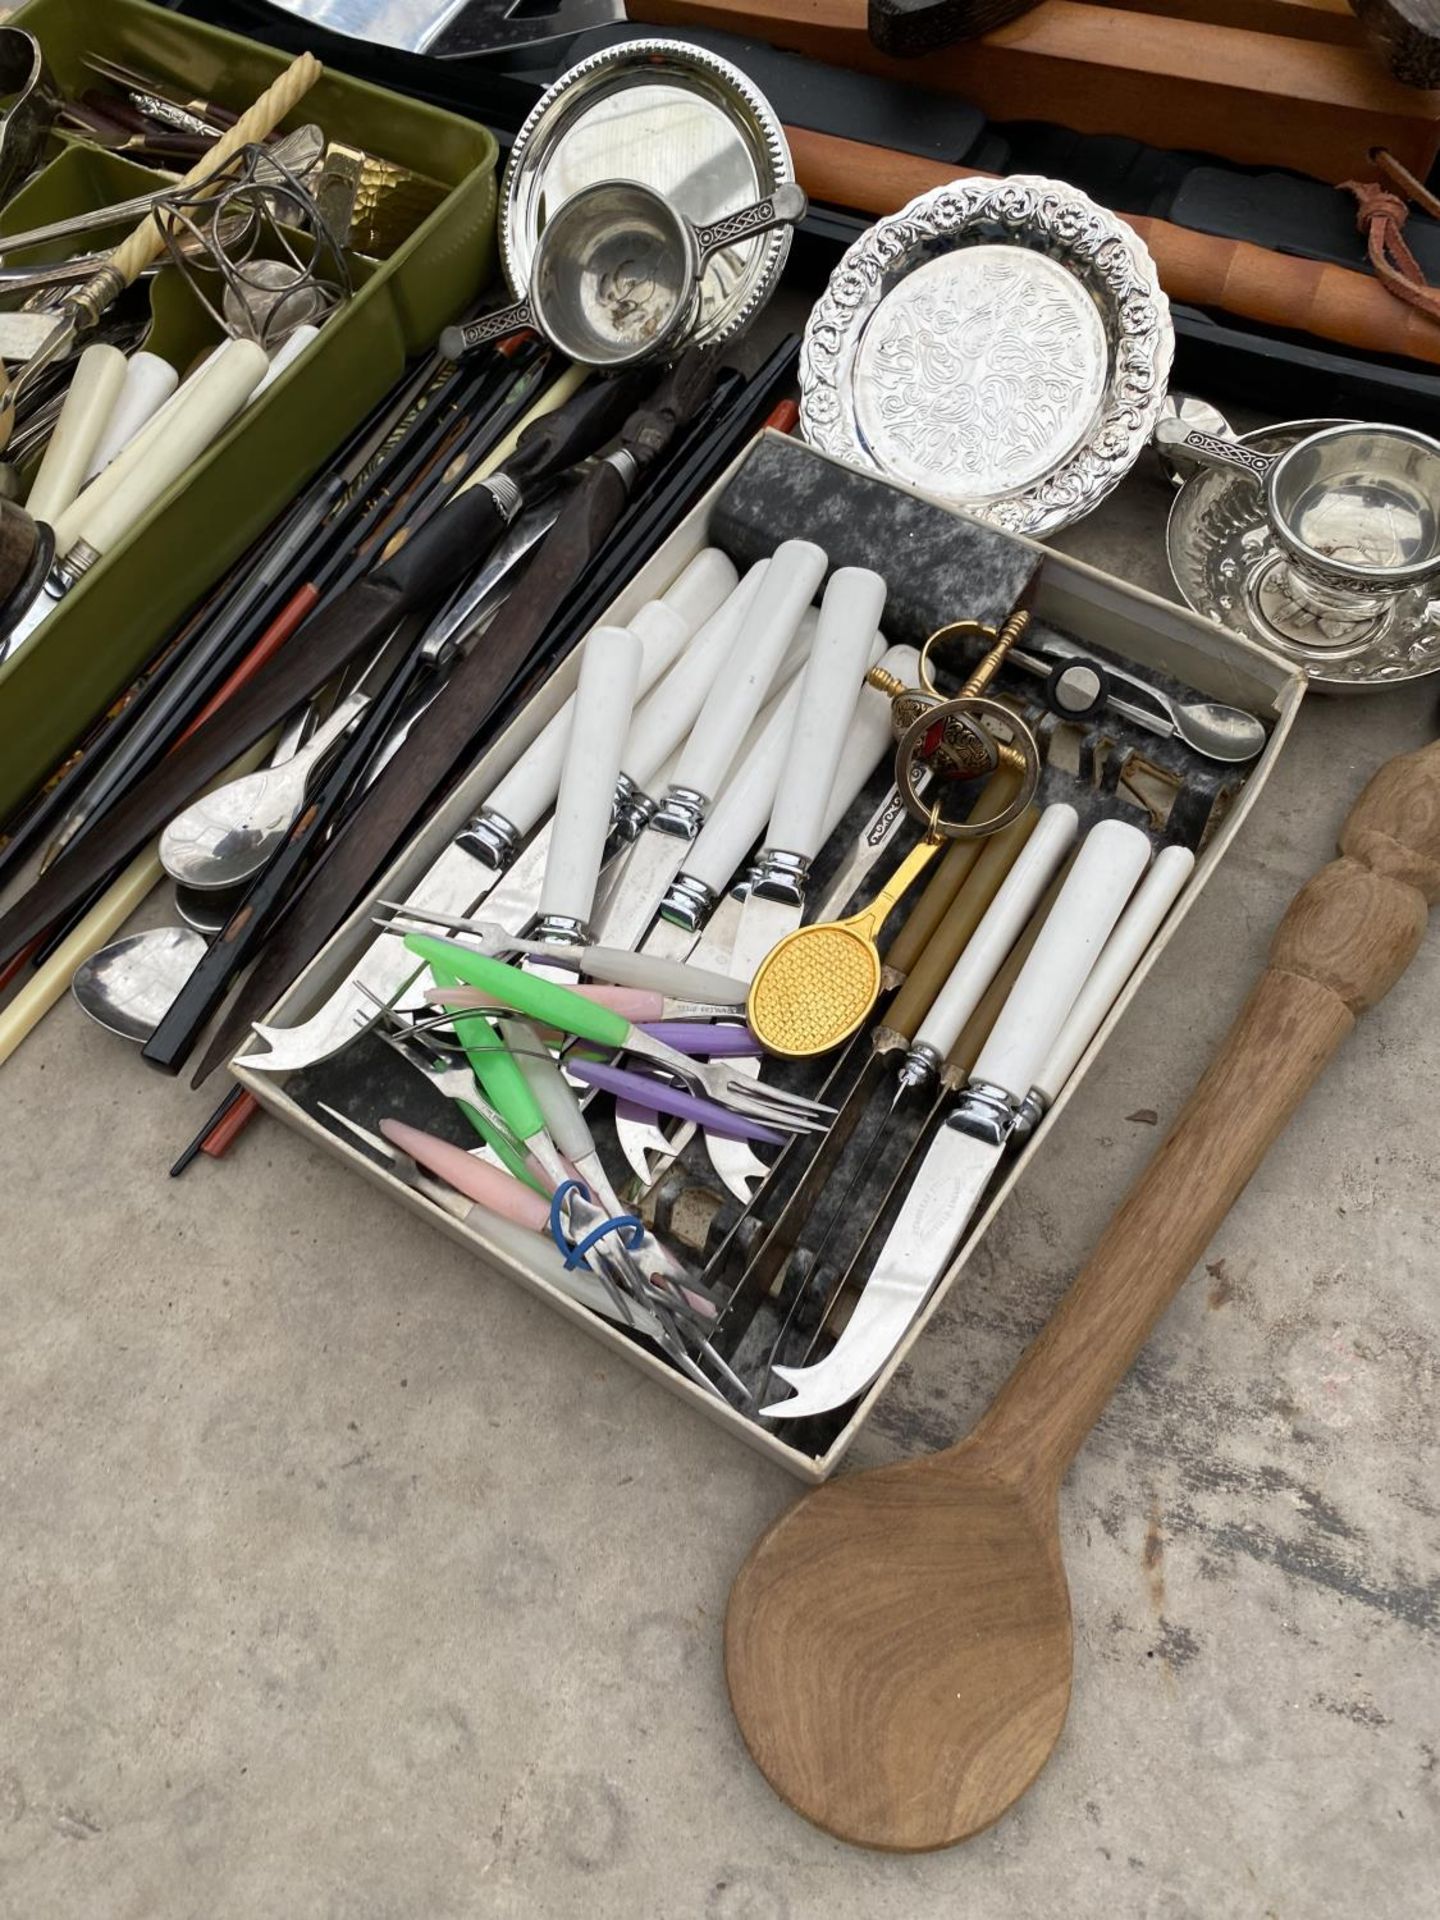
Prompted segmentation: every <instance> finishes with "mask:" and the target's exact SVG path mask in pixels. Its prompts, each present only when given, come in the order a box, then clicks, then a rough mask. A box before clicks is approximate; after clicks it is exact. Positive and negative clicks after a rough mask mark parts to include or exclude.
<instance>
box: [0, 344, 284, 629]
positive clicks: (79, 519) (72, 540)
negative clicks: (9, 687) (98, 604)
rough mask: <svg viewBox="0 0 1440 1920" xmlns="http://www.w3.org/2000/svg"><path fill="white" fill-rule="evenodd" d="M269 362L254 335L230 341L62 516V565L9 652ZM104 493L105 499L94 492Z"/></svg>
mask: <svg viewBox="0 0 1440 1920" xmlns="http://www.w3.org/2000/svg"><path fill="white" fill-rule="evenodd" d="M269 364H270V362H269V360H268V358H267V357H266V353H265V349H264V348H263V347H260V346H257V345H256V344H255V342H254V341H253V340H230V341H227V342H226V344H225V346H224V347H222V348H221V349H220V351H219V353H218V354H217V355H216V357H215V359H214V361H213V362H212V363H211V365H210V366H209V367H208V368H206V370H205V372H204V373H203V374H201V375H199V376H197V378H196V381H195V391H194V393H193V394H191V395H190V396H189V397H188V398H187V399H186V400H185V402H184V404H183V405H179V404H177V406H176V408H175V413H174V418H173V420H172V421H171V423H170V425H169V426H168V427H167V429H166V431H165V432H164V433H163V434H160V435H158V436H157V437H156V438H155V439H154V441H153V442H151V443H147V444H146V446H145V447H144V448H143V449H141V451H140V452H139V453H134V450H133V449H132V450H130V451H127V452H126V453H122V454H121V456H120V458H119V459H118V460H117V461H116V462H115V463H114V465H113V466H112V468H111V469H110V474H106V475H103V476H102V478H101V481H99V482H97V483H96V485H95V486H93V487H87V488H86V489H85V491H84V492H83V493H82V494H80V495H79V496H78V497H77V498H76V499H75V500H73V501H71V502H70V503H69V504H68V505H66V506H65V507H64V509H63V510H62V511H60V512H58V513H57V514H56V516H55V517H56V526H55V564H54V566H53V567H52V568H51V570H50V573H49V575H48V576H47V578H46V580H45V583H44V586H43V587H42V588H41V590H40V591H39V592H38V593H37V594H36V595H35V597H34V599H33V600H32V601H31V602H30V605H29V606H28V607H27V608H26V610H25V612H24V613H23V614H22V615H21V616H20V618H19V619H18V620H16V621H15V623H14V625H13V626H12V627H11V628H10V630H9V632H8V633H7V635H6V639H5V644H4V649H3V653H4V654H11V653H14V652H16V651H18V649H19V648H20V646H21V645H22V644H23V643H24V642H25V641H26V640H28V639H29V638H30V636H31V634H33V633H34V632H35V630H36V628H37V627H39V626H41V625H42V624H43V623H44V621H45V620H46V619H47V618H48V617H49V615H50V613H51V611H52V610H53V609H54V608H55V607H57V606H58V605H59V604H60V602H61V600H63V599H64V597H65V595H66V594H67V593H68V592H69V591H70V589H71V588H72V587H74V586H75V585H76V584H77V582H78V581H79V580H80V579H81V578H82V577H83V575H84V574H86V573H87V572H88V571H89V570H90V568H91V567H93V566H94V565H96V563H97V562H98V561H100V560H101V559H103V558H104V556H105V555H106V554H107V553H109V552H110V550H111V548H112V547H114V546H116V545H117V544H118V543H119V541H121V540H122V539H123V538H124V536H125V535H126V534H127V533H128V532H129V531H130V529H131V528H132V527H133V526H135V525H136V523H137V522H138V521H140V520H142V519H143V518H144V516H145V515H146V514H147V513H148V512H149V511H150V509H151V507H152V506H153V505H154V504H155V502H156V501H157V500H158V499H159V498H160V496H161V494H163V493H164V492H165V491H166V489H167V488H168V487H170V486H171V485H172V484H173V482H174V481H176V480H178V479H179V478H180V476H181V474H183V473H185V472H187V471H188V469H189V468H190V467H191V466H193V465H194V463H195V461H196V460H198V459H199V457H200V455H201V454H202V453H204V452H205V450H206V448H207V447H209V446H210V444H211V443H212V441H215V440H218V439H219V437H220V435H221V434H222V433H223V432H224V431H225V429H226V427H228V426H229V424H230V422H231V421H232V420H233V419H234V418H235V415H236V414H237V413H239V411H240V409H241V408H242V407H243V406H244V404H245V402H246V400H247V399H248V398H249V397H250V394H251V393H252V392H253V390H254V388H255V386H256V383H257V382H258V381H259V380H260V378H261V376H262V375H263V374H264V371H265V369H266V368H267V367H268V366H269ZM178 400H179V396H178V395H177V402H178ZM132 454H133V457H132ZM122 470H123V471H122ZM117 473H119V474H120V475H121V478H120V480H119V481H117V482H116V483H115V484H113V485H111V486H110V487H109V488H108V489H105V482H108V481H109V480H110V477H111V474H117ZM102 490H103V497H102V498H99V499H95V498H93V497H92V496H94V495H96V494H100V493H102Z"/></svg>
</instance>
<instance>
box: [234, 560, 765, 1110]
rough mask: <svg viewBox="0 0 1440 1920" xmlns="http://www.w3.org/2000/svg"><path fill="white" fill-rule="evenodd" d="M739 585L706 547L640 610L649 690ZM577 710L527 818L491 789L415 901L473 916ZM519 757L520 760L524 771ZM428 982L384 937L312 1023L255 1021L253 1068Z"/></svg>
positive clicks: (542, 753) (286, 1057)
mask: <svg viewBox="0 0 1440 1920" xmlns="http://www.w3.org/2000/svg"><path fill="white" fill-rule="evenodd" d="M735 579H736V575H735V569H734V567H733V565H732V564H731V562H730V561H729V560H728V559H727V558H726V557H725V555H724V554H722V553H720V552H719V550H718V549H716V548H713V547H709V548H705V549H704V550H703V551H702V552H700V553H699V554H697V555H696V556H695V558H694V559H693V560H691V561H690V563H689V564H688V565H687V566H686V567H685V568H684V569H683V570H682V571H681V573H680V574H679V575H678V576H677V577H676V579H675V580H674V581H672V582H671V584H670V586H669V587H667V588H666V590H665V592H664V593H663V594H662V595H661V596H660V598H659V600H658V601H649V602H647V604H646V605H645V606H643V607H641V609H640V611H639V612H638V613H637V614H636V615H635V618H634V619H633V620H632V621H631V622H630V627H631V631H632V632H638V633H639V635H640V638H641V642H642V645H643V646H644V656H643V657H642V663H641V670H640V684H641V686H642V687H643V686H647V685H649V684H650V681H647V679H646V673H647V671H648V670H649V666H650V663H651V662H652V661H653V666H654V671H653V674H652V676H651V677H652V679H653V678H658V676H659V675H660V673H662V672H663V671H664V668H665V666H666V665H667V664H668V662H669V660H670V659H671V658H673V653H672V652H671V651H670V649H671V648H672V647H673V646H674V645H675V644H676V640H675V633H676V629H675V621H676V619H677V618H678V619H679V620H680V621H682V622H683V623H684V624H685V627H686V629H687V632H690V631H693V630H694V627H695V626H697V625H703V624H705V623H706V622H707V621H708V620H709V619H710V617H711V615H712V613H713V612H714V611H715V610H716V609H717V608H718V607H719V606H720V605H722V604H723V603H724V601H725V600H726V599H727V598H728V596H729V594H730V593H731V592H733V590H734V582H735ZM682 639H683V636H682ZM570 714H571V704H570V702H569V701H567V702H566V704H565V705H564V706H563V707H561V709H560V711H559V712H558V713H556V714H555V715H553V716H552V718H551V719H550V720H549V721H548V722H547V723H546V725H545V727H544V728H543V729H542V731H541V733H540V734H539V735H538V736H537V738H536V739H535V740H533V741H532V742H531V743H530V746H529V747H528V748H527V749H526V750H525V754H522V755H521V761H523V760H524V759H525V758H526V756H527V755H533V756H534V757H535V759H536V760H537V761H541V760H543V762H544V764H545V765H546V766H547V767H548V768H549V769H550V770H551V771H550V772H549V773H548V774H547V775H546V778H545V780H544V781H542V782H539V783H537V784H536V785H535V786H534V787H532V789H531V791H530V793H529V796H528V799H527V812H526V815H525V817H524V819H523V820H522V821H519V822H517V821H515V820H512V819H508V818H506V817H505V816H502V815H501V814H499V813H498V811H496V810H495V809H494V805H493V803H494V798H495V795H494V794H493V793H492V795H491V802H490V803H489V806H488V808H482V809H481V811H480V813H479V814H478V815H477V816H476V818H475V819H474V820H473V821H471V823H470V825H469V826H468V827H467V828H466V829H465V831H464V832H463V833H461V834H460V835H459V836H458V837H457V838H456V839H455V840H454V841H452V843H451V844H450V845H449V846H448V847H447V848H446V849H445V851H444V852H443V853H442V854H441V855H440V857H439V859H438V860H436V861H435V863H434V864H433V865H432V866H431V867H430V869H429V871H428V872H427V873H426V874H425V875H424V877H423V878H422V879H421V880H420V881H418V882H417V884H416V886H415V887H414V889H413V891H412V892H411V894H410V901H409V904H411V905H414V906H419V907H425V908H428V909H431V910H434V911H436V912H441V913H452V914H454V913H473V912H474V910H475V908H476V907H478V906H479V905H480V903H481V901H482V900H484V899H485V898H486V896H487V895H488V894H489V893H490V891H491V889H492V888H494V887H495V885H496V882H497V881H498V880H499V879H500V878H501V876H502V875H503V874H504V873H505V872H506V870H507V868H509V867H510V866H512V865H513V864H515V861H516V856H517V854H518V853H519V850H520V847H521V844H522V843H523V841H524V839H525V836H526V835H527V834H528V833H530V832H532V831H533V829H534V828H535V826H536V825H537V824H538V822H539V821H540V819H541V818H542V817H543V815H544V814H546V813H547V812H549V810H550V808H551V807H552V806H553V805H554V803H555V795H556V793H557V791H558V789H559V782H560V767H561V763H562V761H563V759H564V756H565V743H566V741H567V740H568V739H569V733H570ZM521 761H517V762H516V768H518V767H519V765H520V764H521ZM515 770H516V769H514V768H512V770H511V771H512V772H514V771H515ZM527 857H528V850H527ZM544 871H545V868H544V856H543V854H542V856H541V857H540V858H539V859H538V860H537V862H536V865H535V872H534V875H533V878H532V880H531V883H530V890H529V891H528V893H527V896H526V900H525V906H524V912H523V914H522V915H520V916H519V918H517V919H516V924H517V925H518V924H519V923H520V919H524V920H528V919H529V917H530V915H531V914H532V913H533V912H534V910H535V907H536V904H537V902H538V900H539V889H540V882H541V880H542V878H543V876H544ZM422 984H423V969H422V968H417V966H416V965H415V960H414V956H413V955H412V954H410V953H407V952H406V950H405V943H404V941H403V940H401V939H400V938H399V937H398V936H396V935H394V934H388V933H382V934H381V935H380V936H379V938H378V939H376V940H375V941H374V942H373V943H372V944H371V945H370V947H369V948H367V950H366V952H365V953H364V955H363V956H362V958H361V959H360V961H359V963H358V965H357V966H356V967H355V968H354V969H353V971H352V972H351V973H350V974H349V975H348V977H347V978H346V979H345V980H344V981H343V982H342V983H341V985H340V986H339V987H337V988H336V990H335V991H334V992H333V993H332V994H331V995H330V997H329V998H328V999H327V1000H326V1001H325V1003H324V1004H323V1006H321V1007H320V1008H318V1009H317V1011H316V1012H315V1013H313V1014H312V1015H311V1016H310V1017H309V1019H307V1020H305V1021H302V1022H301V1024H300V1025H299V1026H295V1027H279V1026H265V1025H263V1024H261V1023H260V1022H257V1023H256V1025H255V1032H256V1034H257V1035H258V1036H259V1038H261V1039H262V1040H265V1041H266V1042H268V1044H269V1048H270V1051H269V1052H268V1053H263V1054H262V1053H252V1054H249V1055H247V1056H246V1059H247V1064H248V1065H250V1066H252V1067H254V1068H255V1069H256V1070H257V1071H258V1072H262V1073H289V1072H291V1071H293V1070H295V1069H297V1068H300V1067H308V1066H312V1065H313V1064H314V1063H315V1062H316V1061H317V1060H325V1059H328V1058H329V1056H330V1055H331V1054H333V1053H337V1052H338V1051H339V1050H340V1048H341V1047H344V1046H346V1045H348V1044H349V1043H350V1041H352V1040H354V1039H357V1038H358V1037H359V1035H360V1034H362V1033H364V1032H365V1031H366V1030H367V1029H368V1028H369V1027H370V1026H371V1025H372V1024H373V1023H374V1021H375V1020H376V1019H377V1018H378V1017H379V1012H378V1010H379V1008H380V1007H381V1006H384V1005H394V1006H398V1007H405V1006H408V1005H413V1004H414V1003H415V1002H414V999H413V998H411V999H407V998H406V997H405V996H406V995H407V993H410V992H412V990H413V993H414V994H415V995H418V992H419V990H420V986H421V985H422ZM397 996H398V997H397Z"/></svg>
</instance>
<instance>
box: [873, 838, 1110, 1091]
mask: <svg viewBox="0 0 1440 1920" xmlns="http://www.w3.org/2000/svg"><path fill="white" fill-rule="evenodd" d="M1079 830H1080V816H1079V814H1078V813H1076V811H1075V809H1074V807H1071V806H1067V805H1066V804H1065V802H1064V801H1057V802H1055V804H1054V805H1052V806H1048V807H1046V809H1045V811H1044V812H1043V813H1042V814H1041V816H1040V818H1039V821H1038V822H1037V823H1036V826H1035V830H1034V832H1033V833H1032V834H1031V835H1030V837H1029V839H1028V840H1027V841H1026V842H1025V845H1024V846H1023V847H1022V848H1021V849H1020V852H1019V854H1018V855H1017V856H1016V860H1015V864H1014V866H1012V867H1011V869H1010V871H1009V872H1008V873H1007V874H1006V876H1005V878H1004V879H1003V880H1002V881H1001V883H1000V887H999V890H998V892H997V893H996V895H995V898H994V899H993V900H992V901H991V902H990V905H989V906H988V907H987V908H986V910H985V914H984V916H983V918H982V919H981V921H980V924H979V926H977V927H976V929H975V931H974V933H973V934H972V935H971V936H970V939H969V941H968V942H967V943H966V946H965V950H964V952H963V953H962V954H961V955H960V958H959V959H958V960H957V961H956V962H955V965H954V966H953V967H952V968H951V970H950V973H949V976H948V978H947V979H946V981H945V984H944V986H943V987H941V989H940V991H939V993H938V994H936V996H935V998H934V999H933V1000H932V1001H931V1003H930V1010H929V1012H928V1013H927V1014H926V1015H925V1017H924V1019H923V1020H922V1021H921V1022H920V1025H919V1027H918V1028H917V1029H916V1032H915V1038H914V1039H913V1040H912V1041H911V1043H910V1048H909V1051H908V1052H907V1054H906V1055H905V1059H904V1062H903V1063H902V1065H901V1068H900V1085H899V1089H898V1091H897V1098H898V1097H899V1094H901V1093H906V1092H909V1091H910V1090H911V1089H916V1090H923V1089H925V1088H927V1087H929V1086H931V1085H932V1084H933V1082H934V1079H935V1076H936V1075H937V1074H938V1073H939V1071H940V1068H941V1066H942V1064H943V1063H944V1061H945V1059H946V1058H947V1057H948V1055H949V1052H950V1049H951V1048H952V1047H953V1046H954V1044H955V1042H956V1041H957V1040H958V1039H959V1037H960V1031H961V1029H962V1028H963V1027H964V1025H965V1022H966V1021H967V1020H968V1019H969V1018H970V1016H971V1014H972V1013H974V1011H975V1009H976V1007H978V1006H979V1004H980V1001H981V999H982V998H983V997H984V994H985V989H986V988H987V987H988V986H989V984H990V982H991V981H992V980H993V979H994V977H995V975H996V974H997V973H998V972H999V970H1000V967H1001V965H1002V964H1003V962H1004V959H1005V956H1006V954H1007V953H1008V952H1009V951H1010V949H1011V947H1013V946H1014V944H1015V942H1016V941H1017V940H1018V939H1019V937H1020V935H1021V933H1022V932H1023V930H1024V928H1025V924H1026V922H1027V921H1028V920H1029V918H1030V916H1031V914H1032V913H1033V912H1034V911H1035V908H1036V905H1037V904H1038V902H1039V899H1040V896H1041V894H1042V893H1044V891H1045V889H1046V887H1048V886H1049V884H1050V882H1051V880H1052V879H1053V878H1054V876H1055V875H1056V874H1057V873H1058V872H1059V870H1060V865H1061V862H1062V861H1063V860H1064V858H1065V856H1066V854H1067V853H1068V852H1069V851H1070V848H1071V845H1072V844H1073V842H1074V839H1075V836H1076V834H1077V833H1078V832H1079ZM1027 1091H1028V1089H1027Z"/></svg>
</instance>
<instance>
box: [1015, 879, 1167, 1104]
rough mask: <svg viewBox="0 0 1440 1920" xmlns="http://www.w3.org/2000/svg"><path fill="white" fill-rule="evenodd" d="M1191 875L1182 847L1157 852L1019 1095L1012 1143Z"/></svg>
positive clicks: (1050, 1095) (1062, 1078)
mask: <svg viewBox="0 0 1440 1920" xmlns="http://www.w3.org/2000/svg"><path fill="white" fill-rule="evenodd" d="M1194 871H1195V856H1194V854H1193V853H1192V852H1191V851H1190V849H1189V848H1188V847H1162V849H1161V850H1160V852H1159V853H1157V854H1156V856H1155V863H1154V865H1153V866H1152V867H1151V869H1150V871H1149V872H1148V873H1147V874H1146V876H1145V878H1144V879H1143V880H1142V881H1141V882H1140V885H1139V886H1138V887H1137V888H1136V889H1135V894H1134V897H1133V898H1132V900H1131V901H1130V903H1129V905H1128V906H1127V907H1126V909H1125V911H1124V913H1122V914H1121V916H1120V922H1119V925H1118V926H1117V927H1116V929H1115V931H1114V932H1113V933H1112V934H1111V936H1110V938H1109V939H1108V940H1107V941H1106V942H1105V946H1104V948H1103V950H1102V952H1101V954H1100V958H1099V959H1098V960H1097V961H1096V962H1095V965H1094V966H1093V967H1092V968H1091V969H1090V974H1089V978H1088V979H1087V980H1086V982H1085V984H1084V986H1083V987H1082V988H1081V989H1080V992H1079V994H1078V995H1077V996H1076V1000H1075V1004H1074V1006H1073V1007H1072V1008H1071V1009H1070V1014H1069V1018H1068V1019H1067V1020H1066V1022H1065V1024H1064V1026H1063V1027H1062V1028H1061V1029H1060V1037H1059V1039H1058V1040H1057V1041H1056V1042H1055V1045H1054V1046H1053V1047H1052V1048H1051V1050H1050V1056H1049V1058H1048V1059H1047V1060H1046V1062H1045V1064H1044V1066H1042V1067H1041V1069H1040V1071H1039V1072H1038V1073H1037V1074H1036V1076H1035V1079H1034V1083H1033V1085H1032V1086H1031V1088H1030V1091H1029V1093H1028V1094H1026V1096H1025V1100H1024V1103H1023V1104H1022V1106H1021V1109H1020V1114H1019V1118H1018V1120H1017V1123H1016V1135H1017V1138H1018V1137H1021V1135H1022V1132H1023V1133H1024V1134H1029V1133H1033V1132H1034V1130H1035V1128H1036V1126H1037V1125H1038V1124H1039V1122H1040V1120H1041V1119H1042V1118H1043V1117H1044V1115H1045V1114H1046V1112H1048V1110H1049V1109H1050V1108H1051V1107H1052V1106H1053V1105H1054V1104H1055V1101H1056V1100H1057V1099H1058V1098H1059V1095H1060V1089H1061V1088H1062V1087H1063V1086H1064V1085H1065V1082H1066V1081H1067V1080H1068V1079H1069V1078H1070V1076H1071V1074H1072V1073H1073V1072H1074V1071H1075V1069H1076V1067H1077V1066H1078V1065H1079V1062H1080V1056H1081V1054H1082V1053H1084V1051H1085V1049H1086V1048H1087V1047H1088V1046H1089V1045H1090V1042H1091V1041H1092V1040H1093V1039H1094V1038H1095V1036H1096V1034H1097V1033H1098V1032H1099V1031H1100V1028H1101V1025H1102V1023H1103V1022H1104V1020H1105V1017H1106V1015H1107V1014H1108V1013H1109V1011H1110V1009H1111V1007H1113V1006H1114V1004H1115V1002H1116V1001H1117V1000H1118V999H1119V997H1120V991H1121V989H1122V988H1123V987H1124V985H1125V983H1126V981H1127V980H1128V979H1129V978H1130V976H1131V974H1132V973H1134V971H1135V969H1136V967H1137V966H1139V964H1140V961H1141V959H1142V958H1143V956H1144V954H1145V951H1146V949H1147V948H1148V947H1149V945H1150V942H1151V941H1152V940H1153V939H1154V938H1155V935H1156V934H1157V933H1158V932H1159V930H1160V926H1161V923H1162V922H1163V920H1164V919H1165V916H1166V914H1168V913H1169V911H1170V909H1171V907H1173V906H1174V904H1175V902H1176V901H1177V900H1178V899H1179V897H1180V894H1181V892H1182V890H1183V888H1184V886H1185V883H1186V881H1187V880H1188V879H1189V878H1190V875H1191V874H1192V873H1193V872H1194Z"/></svg>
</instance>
